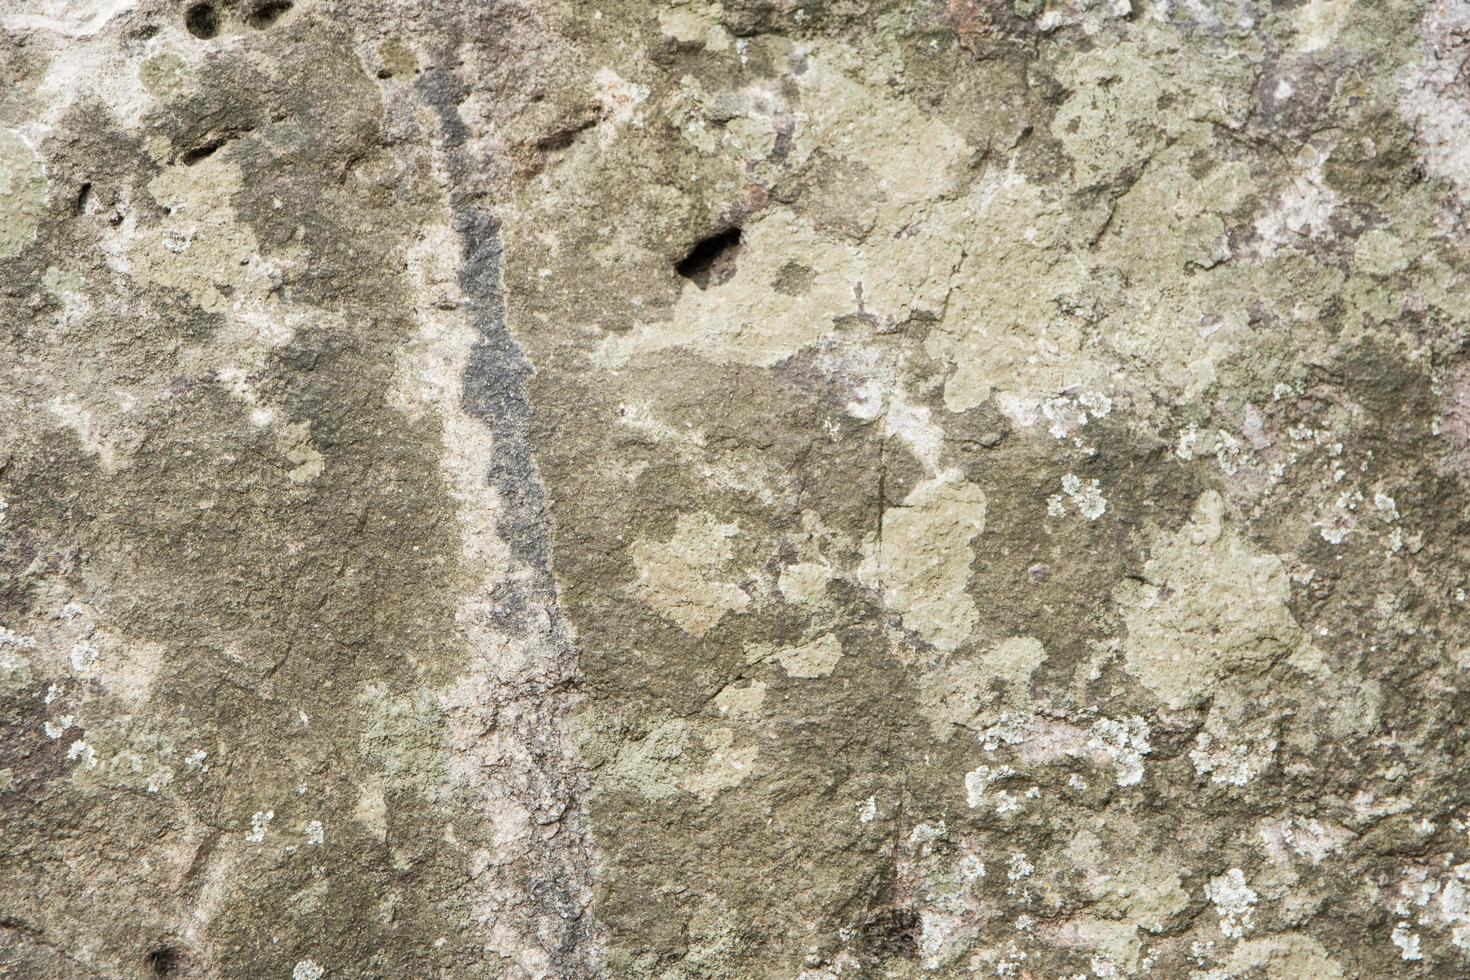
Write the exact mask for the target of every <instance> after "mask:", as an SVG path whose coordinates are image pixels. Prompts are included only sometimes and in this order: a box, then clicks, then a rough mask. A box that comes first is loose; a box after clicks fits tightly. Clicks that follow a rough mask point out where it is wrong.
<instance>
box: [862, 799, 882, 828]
mask: <svg viewBox="0 0 1470 980" xmlns="http://www.w3.org/2000/svg"><path fill="white" fill-rule="evenodd" d="M857 815H858V823H872V822H873V818H874V817H876V816H877V815H878V801H877V800H876V799H875V798H874V797H871V796H870V797H868V798H867V799H866V800H863V801H862V802H861V803H859V804H858V808H857Z"/></svg>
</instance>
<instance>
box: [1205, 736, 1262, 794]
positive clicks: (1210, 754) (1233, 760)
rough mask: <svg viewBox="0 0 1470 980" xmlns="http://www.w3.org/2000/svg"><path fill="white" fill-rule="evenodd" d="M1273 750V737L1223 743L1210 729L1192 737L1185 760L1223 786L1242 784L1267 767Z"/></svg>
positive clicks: (1211, 780) (1213, 781)
mask: <svg viewBox="0 0 1470 980" xmlns="http://www.w3.org/2000/svg"><path fill="white" fill-rule="evenodd" d="M1275 751H1276V741H1275V740H1274V739H1258V740H1256V741H1254V742H1252V741H1250V740H1246V741H1241V742H1238V743H1236V744H1234V745H1227V744H1225V743H1223V742H1221V741H1220V740H1219V739H1217V738H1216V737H1215V736H1214V735H1213V734H1211V733H1210V732H1200V733H1199V734H1198V735H1196V736H1195V737H1194V748H1193V749H1191V750H1190V753H1189V760H1190V762H1192V763H1194V771H1195V772H1196V773H1198V774H1199V775H1200V776H1201V777H1204V776H1209V777H1210V782H1212V783H1220V784H1223V785H1226V786H1244V785H1245V784H1246V783H1249V782H1250V781H1251V780H1252V779H1255V778H1256V777H1257V776H1258V775H1260V774H1261V773H1262V772H1263V771H1265V770H1266V769H1267V768H1269V767H1270V765H1271V761H1272V759H1273V757H1274V754H1275Z"/></svg>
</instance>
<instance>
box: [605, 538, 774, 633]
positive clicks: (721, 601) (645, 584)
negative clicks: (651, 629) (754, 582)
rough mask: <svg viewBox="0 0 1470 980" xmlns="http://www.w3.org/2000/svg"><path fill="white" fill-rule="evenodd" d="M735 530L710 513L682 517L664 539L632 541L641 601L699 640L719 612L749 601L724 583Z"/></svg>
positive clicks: (736, 607) (716, 620)
mask: <svg viewBox="0 0 1470 980" xmlns="http://www.w3.org/2000/svg"><path fill="white" fill-rule="evenodd" d="M739 531H740V528H739V526H738V525H736V524H733V523H732V524H722V523H720V522H719V521H718V520H716V519H715V517H714V515H712V514H706V513H698V514H685V515H683V516H681V517H680V518H679V520H678V522H677V523H676V525H675V528H674V534H673V537H671V538H670V539H669V540H668V541H666V542H658V541H640V542H638V543H637V544H636V545H634V546H633V562H634V564H635V565H636V567H637V568H638V576H639V578H638V591H639V593H640V594H641V595H642V596H643V599H644V601H646V602H647V603H648V604H649V605H650V606H652V607H653V608H654V609H655V610H656V611H657V612H658V613H659V615H661V616H663V617H664V618H665V619H669V620H672V621H673V622H674V623H676V624H678V626H679V628H680V629H682V630H683V631H684V632H686V633H689V634H692V635H694V636H704V634H706V633H708V632H709V631H710V630H711V629H713V628H714V626H715V624H716V623H718V622H719V621H720V617H722V616H724V615H725V613H727V612H732V611H738V610H740V609H744V608H745V607H746V606H747V605H748V604H749V603H750V597H749V596H747V595H746V594H745V592H744V590H742V589H741V588H740V587H739V586H738V585H736V584H735V583H734V582H733V581H731V580H730V576H731V573H732V572H733V569H731V568H729V565H730V563H731V561H732V560H733V558H734V552H733V549H732V548H731V547H730V539H731V538H733V537H735V535H736V534H738V533H739Z"/></svg>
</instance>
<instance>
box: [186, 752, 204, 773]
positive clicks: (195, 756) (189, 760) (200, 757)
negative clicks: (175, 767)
mask: <svg viewBox="0 0 1470 980" xmlns="http://www.w3.org/2000/svg"><path fill="white" fill-rule="evenodd" d="M207 758H209V753H208V752H206V751H204V750H203V749H195V750H194V751H193V752H190V753H189V754H188V755H186V756H184V765H186V766H188V767H189V768H190V769H200V770H205V771H207V770H208V769H209V767H208V766H206V765H205V764H204V760H205V759H207Z"/></svg>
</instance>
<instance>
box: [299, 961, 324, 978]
mask: <svg viewBox="0 0 1470 980" xmlns="http://www.w3.org/2000/svg"><path fill="white" fill-rule="evenodd" d="M326 975H327V971H326V970H325V969H323V968H322V966H321V964H319V963H317V961H316V960H302V961H301V962H300V963H297V964H296V966H295V967H293V968H292V970H291V980H322V977H324V976H326Z"/></svg>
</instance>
